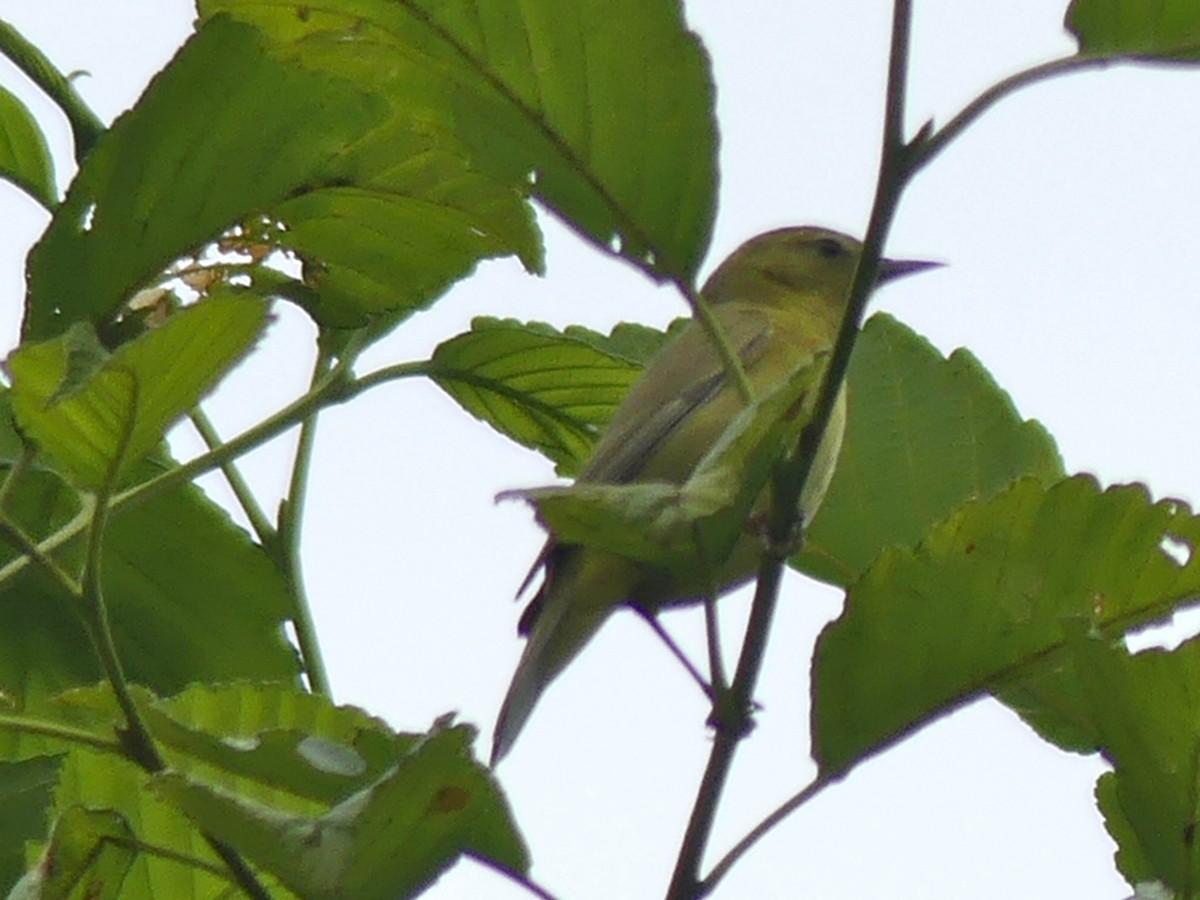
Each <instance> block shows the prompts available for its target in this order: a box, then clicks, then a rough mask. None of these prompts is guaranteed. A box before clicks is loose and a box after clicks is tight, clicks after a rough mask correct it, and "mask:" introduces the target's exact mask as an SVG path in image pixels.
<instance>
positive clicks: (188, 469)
mask: <svg viewBox="0 0 1200 900" xmlns="http://www.w3.org/2000/svg"><path fill="white" fill-rule="evenodd" d="M429 370H430V363H429V362H428V361H421V362H413V363H401V364H397V365H394V366H386V367H385V368H382V369H379V370H377V371H375V372H371V373H368V374H367V375H364V376H362V377H361V378H356V377H350V376H349V374H348V365H347V362H346V360H340V361H339V362H338V364H337V365H335V366H334V367H333V368H332V369H330V371H329V374H328V375H327V376H326V377H325V378H324V379H322V381H321V383H320V384H318V385H316V386H315V387H313V389H312V390H310V391H309V392H308V393H307V394H305V395H304V396H303V397H299V398H297V399H296V400H294V401H292V402H291V403H289V404H288V405H287V406H285V407H284V408H283V409H281V410H279V411H278V412H276V413H275V414H274V415H272V416H269V417H268V418H266V419H264V420H263V421H262V422H259V423H258V424H257V425H255V426H254V427H253V428H250V429H248V430H247V431H244V432H242V433H241V434H239V435H238V436H237V437H235V438H232V439H230V440H228V441H226V442H225V443H224V444H222V445H221V446H220V447H217V448H216V449H215V450H210V451H209V452H207V453H202V454H201V455H200V456H197V457H196V458H195V459H192V460H190V461H189V462H186V463H184V464H183V465H180V466H176V467H175V468H173V469H168V470H167V471H166V472H163V474H161V475H159V476H157V477H155V478H151V479H150V480H149V481H144V482H142V483H141V484H139V485H136V486H135V487H132V488H129V489H128V490H125V491H122V492H121V493H119V494H117V495H116V496H114V497H113V498H112V499H111V500H110V501H109V506H110V507H111V512H112V513H113V514H119V512H120V511H121V510H122V509H125V508H127V507H130V508H131V507H133V506H135V505H136V504H138V503H140V502H143V501H146V500H150V499H151V498H153V497H157V496H158V495H160V494H162V493H163V492H165V491H168V490H170V489H172V488H174V487H178V486H179V485H181V484H185V483H187V482H189V481H191V480H192V479H194V478H198V477H200V476H201V475H203V474H205V473H206V472H211V471H212V470H213V469H216V468H218V467H220V466H221V465H223V464H224V463H225V462H227V461H229V460H231V459H235V458H237V457H238V456H241V455H242V454H244V453H248V452H249V451H251V450H253V449H254V448H255V447H259V446H261V445H262V444H265V443H266V442H267V441H270V440H271V439H273V438H275V437H278V436H279V435H280V434H282V433H283V432H285V431H287V430H288V429H289V428H292V427H293V426H295V425H298V424H300V423H301V422H303V421H304V420H305V419H306V418H308V417H309V416H310V415H311V414H312V413H313V412H314V411H315V410H318V409H324V408H325V407H327V406H333V405H335V404H338V403H345V402H346V401H348V400H351V399H353V398H354V397H357V396H358V395H359V394H361V393H364V392H365V391H367V390H370V389H371V388H373V387H377V386H378V385H381V384H386V383H388V382H390V381H395V380H398V379H401V378H411V377H413V376H415V375H424V374H426V373H428V372H429ZM90 519H91V516H90V513H88V512H84V513H81V514H80V515H78V516H76V517H75V518H74V519H73V520H72V521H70V522H68V523H67V524H66V525H64V526H62V527H61V528H59V529H58V530H57V531H56V532H54V534H52V535H50V536H49V537H46V538H45V539H43V540H41V541H39V542H38V543H37V544H33V543H32V542H30V541H28V539H26V542H25V543H22V544H21V545H20V546H18V547H17V549H18V550H20V551H21V553H22V555H21V556H18V557H17V558H16V559H13V560H11V561H9V562H8V563H6V564H5V565H4V566H2V567H0V585H3V584H5V583H6V582H7V581H9V580H10V579H12V578H13V577H14V576H15V575H16V574H17V573H18V572H20V571H22V570H23V569H24V568H25V567H26V566H28V565H29V563H30V562H31V561H33V560H34V559H35V554H36V556H37V557H40V558H41V559H49V556H48V554H50V553H52V552H53V551H54V550H57V549H58V548H59V547H61V546H62V545H63V544H66V543H67V542H69V541H71V540H73V539H74V538H76V537H78V536H79V535H80V534H82V533H83V532H84V531H86V530H87V527H88V522H89V521H90ZM3 528H4V523H3V522H2V521H0V536H3V531H2V530H3ZM38 561H40V560H38Z"/></svg>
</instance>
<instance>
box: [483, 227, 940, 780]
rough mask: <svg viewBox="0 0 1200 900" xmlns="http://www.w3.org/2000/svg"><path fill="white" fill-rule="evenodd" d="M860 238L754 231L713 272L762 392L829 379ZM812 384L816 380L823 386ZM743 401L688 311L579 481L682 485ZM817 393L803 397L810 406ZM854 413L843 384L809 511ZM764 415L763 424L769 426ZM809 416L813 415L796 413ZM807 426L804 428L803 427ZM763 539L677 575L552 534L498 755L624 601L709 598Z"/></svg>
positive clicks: (718, 312)
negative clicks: (715, 563) (712, 568)
mask: <svg viewBox="0 0 1200 900" xmlns="http://www.w3.org/2000/svg"><path fill="white" fill-rule="evenodd" d="M861 256H862V244H861V242H859V241H858V240H856V239H854V238H852V237H850V236H848V235H845V234H842V233H840V232H837V231H833V230H830V229H827V228H819V227H814V226H796V227H787V228H779V229H776V230H773V231H768V232H765V233H763V234H759V235H757V236H756V237H752V238H750V239H749V240H747V241H746V242H745V243H743V244H742V245H741V246H740V247H738V248H737V249H736V250H735V251H734V252H733V253H732V254H730V256H729V257H728V258H726V259H725V261H724V262H722V263H721V264H720V265H719V266H718V267H717V268H716V269H715V270H714V271H713V273H712V274H711V275H710V276H709V278H708V280H707V281H706V282H705V284H704V287H703V288H702V289H701V292H700V295H701V297H702V298H703V300H704V301H706V302H707V303H708V304H709V307H710V309H711V311H712V315H713V317H714V318H715V319H716V320H717V322H719V323H720V326H721V329H722V331H723V332H724V334H725V336H726V338H727V341H728V343H729V345H730V347H731V348H732V349H733V350H734V352H735V353H736V354H737V356H738V358H739V359H740V361H741V364H742V367H743V369H744V371H745V374H746V377H747V379H748V381H749V383H750V386H751V388H752V391H753V395H754V396H755V397H761V396H763V395H765V394H767V393H769V392H770V391H771V390H772V389H774V388H777V387H779V386H781V385H783V384H786V383H788V382H789V381H790V380H791V379H795V378H805V379H807V380H808V381H809V383H811V384H813V385H819V384H820V383H821V379H822V378H823V374H824V368H825V366H826V365H827V364H828V359H829V355H830V353H831V352H832V350H833V346H834V343H835V340H836V337H837V334H838V330H839V328H840V326H841V321H842V318H843V316H844V315H845V312H846V309H847V304H848V302H849V299H850V296H849V295H850V286H851V281H852V280H853V278H854V272H855V269H856V268H857V265H858V261H859V259H860V258H861ZM937 265H939V263H934V262H929V261H925V260H892V259H883V260H881V261H880V265H879V270H878V276H877V281H876V284H877V285H878V284H882V283H884V282H887V281H892V280H893V279H896V278H899V277H901V276H904V275H908V274H912V273H915V272H920V271H923V270H925V269H929V268H932V267H934V266H937ZM814 390H815V388H814ZM745 405H746V398H745V396H744V393H743V391H742V389H741V388H740V387H739V385H738V383H737V382H736V381H735V380H734V378H732V377H731V376H730V374H729V372H728V371H727V368H726V366H725V364H724V362H723V361H722V358H721V355H720V353H719V351H718V350H717V349H716V347H715V346H714V344H713V342H712V340H711V339H710V337H709V335H708V334H707V333H706V332H705V330H704V329H703V327H702V326H701V324H700V322H699V321H698V320H696V319H692V320H690V321H688V322H687V324H686V325H685V326H684V327H683V328H682V330H681V331H679V333H678V334H677V335H676V336H675V337H674V338H673V339H672V340H670V341H669V342H668V343H667V344H666V345H665V346H664V347H663V349H662V350H661V351H660V352H659V353H658V354H657V355H656V356H655V357H654V358H653V359H652V360H651V361H650V363H649V364H648V365H647V367H646V369H645V370H644V372H643V373H642V374H641V376H640V377H639V379H638V380H637V381H636V382H634V384H633V385H632V387H631V388H630V390H629V392H628V394H627V395H626V397H625V399H624V400H623V401H622V403H621V404H620V406H619V407H618V408H617V410H616V411H615V413H614V414H613V416H612V419H611V421H610V422H609V424H608V426H607V428H606V430H605V431H604V433H603V434H602V435H601V437H600V439H599V440H598V441H597V443H596V445H595V447H594V448H593V450H592V453H591V455H590V456H589V457H588V459H587V460H586V462H585V463H584V464H583V465H582V467H581V468H580V470H579V474H578V478H577V482H580V483H595V484H635V483H642V482H646V483H649V482H659V483H664V482H665V483H667V484H672V485H680V484H682V483H684V482H685V481H686V480H687V479H688V476H689V475H690V474H691V473H692V472H693V471H694V470H695V469H696V466H697V464H698V463H699V462H700V461H701V460H702V459H703V458H704V456H705V454H706V453H707V452H708V451H709V450H710V449H711V448H712V447H713V445H714V444H715V443H716V442H717V441H718V440H719V439H720V438H721V436H722V434H723V433H724V432H725V430H726V428H727V427H728V426H729V424H730V422H731V421H733V420H734V418H735V417H736V416H737V415H738V413H739V412H740V411H741V410H742V409H743V408H744V407H745ZM812 405H813V402H812V401H811V400H810V402H809V403H808V404H807V405H806V406H804V407H803V410H804V411H803V413H802V414H803V415H811V408H812ZM845 420H846V398H845V392H844V388H843V390H842V391H841V392H840V393H839V395H838V399H837V401H836V403H835V406H834V409H833V413H832V415H831V416H830V418H829V422H828V424H827V426H826V429H825V432H824V435H823V437H822V441H821V444H820V446H819V448H818V451H817V455H816V459H815V460H814V463H813V465H812V467H811V471H810V475H809V478H808V481H807V483H806V484H805V488H804V491H803V494H802V496H801V498H800V511H801V516H802V522H808V521H811V518H812V516H813V514H814V513H815V512H816V510H817V507H818V506H819V504H820V502H821V499H822V497H823V496H824V494H825V491H826V489H827V488H828V486H829V482H830V481H831V479H832V477H833V472H834V467H835V465H836V461H837V456H838V452H839V450H840V447H841V442H842V435H843V431H844V428H845ZM760 424H761V427H762V429H763V430H764V431H765V429H766V428H768V427H769V426H770V424H771V423H770V422H763V423H758V422H755V423H754V427H758V426H759V425H760ZM799 424H800V425H803V424H804V423H803V422H801V423H799ZM797 433H798V431H797ZM763 493H764V496H763V497H762V498H760V504H759V508H760V509H761V508H764V507H765V503H766V499H765V493H766V492H765V490H764V492H763ZM761 552H762V539H761V537H760V536H759V533H758V532H757V531H756V530H755V529H753V528H752V527H750V524H749V523H747V527H746V529H745V531H744V534H743V535H742V536H741V538H740V539H739V541H738V544H737V546H736V547H735V549H734V550H733V552H732V554H731V556H730V558H729V559H728V560H727V561H725V562H724V563H722V564H721V566H720V568H719V569H717V571H716V573H715V575H714V573H712V572H707V573H700V572H697V573H696V576H695V577H694V578H691V579H688V578H686V577H683V578H681V577H680V576H679V575H678V574H675V575H671V574H669V573H667V572H665V571H663V570H656V569H655V568H654V567H652V566H650V565H648V564H646V563H639V562H636V561H634V560H631V559H628V558H626V557H622V556H619V555H617V554H615V553H611V552H607V551H604V550H598V549H595V548H591V547H585V546H582V545H570V544H566V543H560V542H557V541H556V540H555V538H554V536H553V534H551V535H550V537H549V539H548V541H547V544H546V547H545V548H544V550H543V551H542V553H541V555H540V556H539V557H538V560H537V561H536V562H535V564H534V570H533V571H531V573H530V578H527V579H526V584H528V583H529V582H530V581H531V580H532V578H533V576H534V574H535V573H536V571H537V570H541V572H542V581H541V584H540V586H539V589H538V591H537V592H536V594H535V595H534V597H533V599H532V600H531V601H530V602H529V605H528V606H527V607H526V609H525V611H524V612H523V613H522V615H521V618H520V622H519V625H518V632H519V634H521V635H522V636H525V637H526V638H527V639H528V642H527V643H526V645H525V649H524V651H523V653H522V655H521V659H520V661H519V662H518V664H517V669H516V672H515V674H514V675H513V679H512V683H511V685H510V686H509V689H508V693H507V695H506V696H505V698H504V701H503V703H502V705H501V708H500V713H499V716H498V717H497V721H496V727H495V729H494V732H493V743H492V756H491V764H492V765H493V766H494V765H496V764H497V763H498V762H499V761H500V760H501V759H503V758H504V757H505V756H506V755H507V754H508V752H509V751H510V750H511V749H512V746H513V743H514V742H515V741H516V739H517V736H518V734H519V733H520V732H521V730H522V728H523V727H524V725H525V723H526V722H527V720H528V719H529V716H530V714H531V713H532V712H533V709H534V706H535V704H536V703H537V701H538V700H539V698H540V697H541V696H542V693H543V691H544V690H545V689H546V688H547V686H548V685H549V684H550V682H551V681H553V680H554V679H555V678H556V677H557V676H558V675H559V674H560V673H561V672H562V670H563V669H564V668H566V666H567V664H568V663H569V662H570V661H571V660H572V659H574V657H575V656H576V655H577V654H578V653H579V652H580V651H581V650H582V649H583V647H584V645H585V644H586V643H587V642H588V641H589V640H590V639H591V637H592V636H593V635H595V634H596V632H597V631H599V629H600V627H601V626H602V625H603V624H604V622H605V620H606V619H607V618H608V617H609V615H611V614H612V613H613V612H614V611H615V610H617V609H619V608H621V607H623V606H631V607H633V608H635V609H636V610H638V611H639V612H641V613H643V614H644V615H647V616H653V615H654V614H656V613H657V612H658V611H659V610H661V609H663V608H666V607H669V606H674V605H680V604H686V603H691V602H699V601H701V600H703V599H704V598H705V596H707V595H708V593H709V592H710V591H711V590H712V589H713V588H714V587H715V588H716V591H717V592H718V593H723V592H725V591H728V590H730V589H732V588H733V587H736V586H737V585H739V584H741V583H744V582H746V581H748V580H749V579H750V578H751V577H752V576H753V574H754V572H755V571H756V569H757V566H758V561H759V559H760V558H761Z"/></svg>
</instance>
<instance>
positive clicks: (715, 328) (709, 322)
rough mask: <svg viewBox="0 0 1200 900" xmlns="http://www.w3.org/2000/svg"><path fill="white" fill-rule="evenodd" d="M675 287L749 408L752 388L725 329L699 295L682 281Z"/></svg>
mask: <svg viewBox="0 0 1200 900" xmlns="http://www.w3.org/2000/svg"><path fill="white" fill-rule="evenodd" d="M675 286H676V287H677V288H678V289H679V291H680V293H682V294H683V296H684V298H685V299H686V300H687V302H688V306H690V307H691V308H692V315H694V316H695V317H696V319H697V321H699V322H700V325H701V327H702V328H703V329H704V332H705V334H707V335H708V339H709V340H710V341H712V343H713V346H714V347H716V349H717V353H718V354H719V355H720V357H721V362H723V363H724V364H725V371H726V372H728V373H729V374H730V376H732V378H733V381H734V383H735V384H736V385H737V388H738V392H739V393H740V394H741V395H742V400H744V401H745V403H746V405H747V406H749V405H750V404H751V403H753V402H754V387H753V385H751V384H750V379H749V377H748V376H747V375H746V368H745V366H743V365H742V361H741V359H740V358H739V357H738V355H737V353H736V352H735V351H734V349H733V346H732V345H731V344H730V343H729V338H728V336H727V335H726V334H725V329H724V328H722V327H721V323H720V322H718V321H717V317H716V316H714V315H713V314H712V307H710V306H709V305H708V302H707V301H706V300H705V299H704V298H703V297H702V296H701V295H700V294H698V293H697V292H696V291H694V290H693V289H692V288H691V287H690V286H689V285H687V284H684V283H683V282H682V281H676V282H675Z"/></svg>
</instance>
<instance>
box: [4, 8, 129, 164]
mask: <svg viewBox="0 0 1200 900" xmlns="http://www.w3.org/2000/svg"><path fill="white" fill-rule="evenodd" d="M0 53H3V54H4V55H5V56H7V57H8V58H9V59H10V60H12V62H13V64H14V65H16V67H17V68H18V69H20V70H21V71H22V72H24V73H25V75H26V77H28V78H29V80H30V81H32V82H33V83H34V84H36V85H37V86H38V87H39V88H41V90H42V92H43V93H45V94H46V96H47V97H49V98H50V99H51V100H53V101H54V102H55V103H56V104H58V106H59V108H60V109H61V110H62V111H63V113H64V114H65V115H66V117H67V121H68V122H70V123H71V134H72V135H74V138H75V161H76V162H83V159H84V157H86V156H87V155H88V153H90V152H91V149H92V147H93V146H94V145H95V143H96V141H97V140H98V139H99V138H100V135H102V134H104V131H105V127H104V123H103V122H102V121H100V117H99V116H97V115H96V114H95V113H94V112H92V110H91V108H90V107H89V106H88V105H87V104H86V103H84V102H83V98H82V97H80V96H79V94H78V93H76V91H75V88H74V86H73V85H72V84H71V80H70V79H69V78H67V77H66V76H65V75H63V74H62V72H60V71H59V70H58V69H57V67H55V65H54V63H52V62H50V60H49V59H47V58H46V55H45V54H44V53H42V51H41V50H39V49H38V48H37V47H35V46H34V45H33V44H31V43H30V42H29V41H28V40H27V39H26V38H25V36H24V35H22V34H21V33H20V32H19V31H17V29H15V28H13V27H12V25H10V24H9V23H8V22H6V21H4V20H3V19H0Z"/></svg>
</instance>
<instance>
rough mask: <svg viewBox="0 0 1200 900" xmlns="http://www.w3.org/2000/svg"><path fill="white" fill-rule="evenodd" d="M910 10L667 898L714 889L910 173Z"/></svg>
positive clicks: (901, 21)
mask: <svg viewBox="0 0 1200 900" xmlns="http://www.w3.org/2000/svg"><path fill="white" fill-rule="evenodd" d="M911 14H912V10H911V0H895V5H894V7H893V18H892V43H891V54H890V58H889V62H888V84H887V111H886V116H885V120H884V133H883V158H882V160H881V163H880V172H879V181H878V183H877V185H876V192H875V202H874V206H873V209H872V212H871V221H870V224H869V226H868V228H867V235H866V238H865V240H864V245H863V252H862V256H861V258H860V260H859V264H858V267H857V269H856V271H855V275H854V282H853V285H852V287H851V290H850V301H849V304H848V308H847V311H846V314H845V316H844V318H843V320H842V325H841V328H840V329H839V332H838V337H837V343H836V345H835V347H834V351H833V354H832V355H831V356H830V360H829V365H828V369H827V370H826V373H825V376H824V381H823V383H822V386H821V391H820V394H819V395H818V401H817V404H816V407H815V409H814V412H813V418H812V421H811V422H810V423H809V424H808V425H807V426H806V427H805V428H804V430H803V432H802V434H801V436H800V442H799V445H798V448H797V451H796V453H795V454H794V455H793V456H792V457H791V458H790V459H787V460H785V461H784V463H783V464H781V465H780V466H779V467H777V469H776V473H775V477H774V479H773V483H772V498H771V508H770V514H769V522H768V526H767V536H768V545H767V549H766V551H765V552H764V554H763V561H762V564H761V566H760V567H759V574H758V585H757V589H756V591H755V595H754V602H753V605H752V607H751V610H750V621H749V623H748V624H747V626H746V637H745V640H744V642H743V644H742V652H741V655H740V657H739V659H738V666H737V671H736V673H735V675H734V680H733V684H732V686H731V687H730V690H729V694H728V697H727V698H726V699H725V700H724V702H723V703H722V704H721V708H719V709H718V710H717V718H718V720H719V721H718V727H717V734H716V738H715V740H714V742H713V748H712V751H711V752H710V754H709V760H708V765H707V767H706V768H705V771H704V775H703V777H702V779H701V782H700V788H699V790H698V791H697V794H696V803H695V805H694V806H693V809H692V815H691V818H690V819H689V821H688V826H687V830H686V832H685V834H684V838H683V843H682V846H681V847H680V851H679V856H678V858H677V861H676V867H675V872H674V874H673V875H672V878H671V884H670V887H669V888H668V891H667V897H668V898H669V900H691V898H697V897H702V896H704V895H705V894H706V893H707V891H708V890H710V889H711V888H709V887H708V886H707V885H706V884H705V883H704V882H702V881H701V879H700V867H701V865H702V863H703V859H704V852H705V849H706V848H707V845H708V840H709V837H710V835H711V832H712V827H713V823H714V821H715V818H716V811H717V806H718V804H719V802H720V798H721V795H722V793H723V790H724V786H725V782H726V780H727V777H728V774H729V770H730V768H731V766H732V763H733V757H734V754H735V752H736V750H737V747H738V745H739V743H740V742H741V740H742V738H743V737H744V736H745V734H746V732H747V730H748V727H749V710H750V703H751V699H752V697H753V695H754V689H755V686H756V684H757V682H758V675H759V671H760V669H761V666H762V659H763V654H764V651H765V649H766V642H767V636H768V634H769V632H770V626H771V622H772V619H773V618H774V612H775V606H776V602H777V599H778V593H779V582H780V578H781V575H782V572H783V567H784V565H785V563H786V561H787V558H788V555H789V549H790V548H791V546H792V545H793V544H794V539H795V534H794V532H795V530H796V526H797V524H798V523H797V518H798V515H799V513H798V500H799V498H800V496H801V493H802V491H803V488H804V483H805V481H806V480H807V479H808V475H809V471H810V469H811V468H812V463H813V460H814V458H815V457H816V455H817V454H816V449H817V447H818V446H819V445H820V443H821V438H822V435H823V433H824V431H825V427H826V424H827V423H828V421H829V417H830V414H831V413H832V410H833V407H834V404H835V402H836V400H837V395H838V392H839V391H840V389H841V384H842V380H843V378H844V377H845V372H846V368H847V366H848V364H849V361H850V354H851V351H852V350H853V347H854V341H855V338H856V336H857V333H858V328H859V324H860V322H861V320H862V315H863V311H864V310H865V308H866V303H867V299H868V298H869V295H870V291H871V288H872V287H873V286H874V283H875V279H876V276H877V274H878V268H879V258H880V255H881V250H882V247H883V243H884V237H885V236H886V233H887V229H888V226H889V224H890V222H891V219H892V216H893V214H894V212H895V208H896V204H897V202H898V201H899V197H900V193H901V191H902V190H903V187H904V184H905V179H906V177H907V175H908V171H909V170H908V169H907V157H906V150H907V146H906V144H905V143H904V139H903V121H904V105H905V86H906V79H907V67H908V46H909V25H910V21H911Z"/></svg>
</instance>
